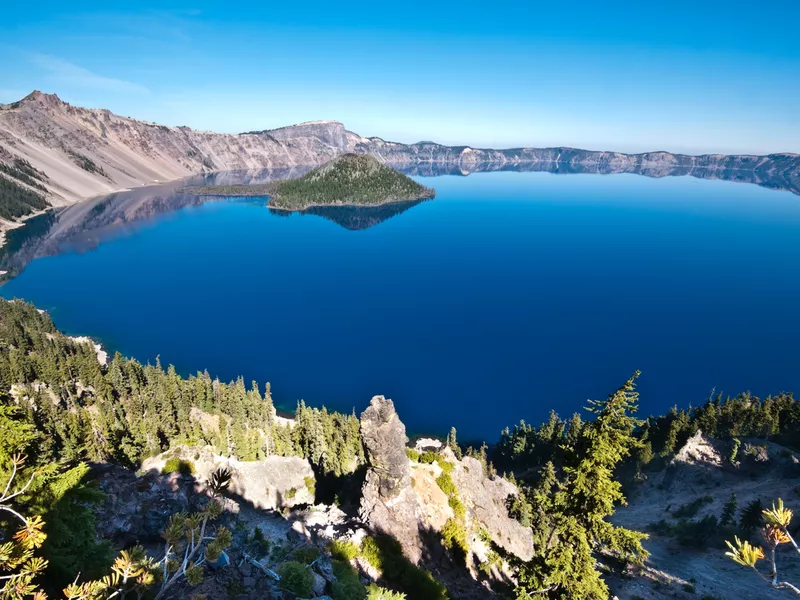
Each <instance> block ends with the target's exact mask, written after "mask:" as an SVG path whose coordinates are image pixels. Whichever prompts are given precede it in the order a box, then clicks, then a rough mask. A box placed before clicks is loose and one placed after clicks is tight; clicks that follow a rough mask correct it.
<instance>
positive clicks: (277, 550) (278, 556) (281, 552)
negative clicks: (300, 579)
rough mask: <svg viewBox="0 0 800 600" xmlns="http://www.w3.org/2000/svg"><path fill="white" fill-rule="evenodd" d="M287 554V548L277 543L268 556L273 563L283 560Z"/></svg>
mask: <svg viewBox="0 0 800 600" xmlns="http://www.w3.org/2000/svg"><path fill="white" fill-rule="evenodd" d="M287 556H289V550H288V548H286V546H281V545H277V546H275V547H274V548H273V549H272V554H271V555H270V558H271V559H272V562H273V563H278V562H283V561H284V560H286V557H287Z"/></svg>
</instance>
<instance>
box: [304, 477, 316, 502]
mask: <svg viewBox="0 0 800 600" xmlns="http://www.w3.org/2000/svg"><path fill="white" fill-rule="evenodd" d="M303 481H305V482H306V489H308V493H309V494H311V495H312V496H314V497H316V494H317V480H316V479H314V478H313V477H306V478H305V479H304V480H303Z"/></svg>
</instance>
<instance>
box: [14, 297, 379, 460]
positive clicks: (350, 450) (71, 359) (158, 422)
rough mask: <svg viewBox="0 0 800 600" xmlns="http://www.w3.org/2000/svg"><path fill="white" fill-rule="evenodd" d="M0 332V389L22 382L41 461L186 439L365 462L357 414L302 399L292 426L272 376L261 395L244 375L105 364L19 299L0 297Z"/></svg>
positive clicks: (249, 451) (259, 453)
mask: <svg viewBox="0 0 800 600" xmlns="http://www.w3.org/2000/svg"><path fill="white" fill-rule="evenodd" d="M0 340H2V341H3V342H4V343H3V344H2V345H0V389H9V388H10V387H11V386H12V384H16V385H17V386H19V387H20V388H21V394H20V406H21V409H22V411H23V414H24V416H25V420H26V421H27V422H30V423H31V424H32V426H33V427H34V428H35V429H36V430H37V431H38V432H40V433H41V436H42V443H41V444H40V446H39V447H37V454H38V455H40V456H41V457H42V459H43V460H45V461H47V462H54V461H56V460H65V461H70V460H95V461H105V460H114V461H116V462H119V463H121V464H123V465H130V466H132V465H136V464H138V463H139V462H140V461H141V460H142V459H143V458H145V457H147V456H151V455H155V454H158V453H160V452H163V451H165V450H168V449H169V446H170V445H171V444H173V443H180V442H181V441H187V440H189V441H193V442H197V443H201V444H210V445H213V446H215V447H216V448H217V450H218V451H219V452H220V453H222V454H230V455H234V456H236V457H237V458H239V459H241V460H256V459H259V458H263V457H265V456H267V455H269V454H281V455H286V456H302V457H305V458H308V459H309V460H310V461H311V463H312V464H314V465H315V466H316V467H318V468H319V470H320V471H321V472H322V473H331V474H334V475H336V476H341V475H345V474H348V473H352V472H353V471H354V470H355V469H356V468H358V466H359V465H362V464H364V460H365V458H364V449H363V445H362V443H361V437H360V425H359V421H358V418H357V417H356V416H355V415H343V414H340V413H329V412H328V411H327V410H325V408H322V409H317V408H310V407H306V406H305V403H303V402H300V403H299V404H298V407H297V414H296V426H295V427H294V428H292V429H289V428H288V427H282V426H279V425H277V424H276V423H275V422H274V415H275V410H274V408H273V404H272V398H271V394H270V388H269V384H267V386H266V389H265V390H264V393H263V395H262V393H261V392H260V391H259V388H258V386H257V385H256V384H255V382H253V384H252V385H251V386H250V387H249V388H248V387H247V386H245V384H244V381H243V380H242V379H241V378H240V379H238V380H236V381H234V382H231V383H229V384H223V383H221V382H219V381H218V380H213V379H211V377H210V376H209V375H208V373H198V374H197V375H195V376H192V377H189V378H183V377H181V376H179V375H178V374H177V373H176V372H175V369H174V368H172V367H169V368H168V369H166V370H165V369H164V368H163V367H162V366H161V364H160V362H158V361H156V364H155V365H142V364H140V363H139V362H137V361H135V360H130V359H126V358H123V357H122V356H121V355H119V354H116V355H115V356H114V357H113V359H112V360H111V362H110V363H109V365H108V368H107V369H106V370H105V371H104V370H103V369H102V368H101V366H100V364H99V363H98V362H97V358H96V354H95V350H94V348H93V347H92V346H91V345H90V344H79V343H76V342H75V341H74V340H72V339H70V338H67V337H66V336H64V335H62V334H61V333H59V332H58V331H57V330H56V329H55V327H54V326H53V324H52V321H51V320H50V318H49V317H48V316H47V315H46V314H41V313H39V312H38V311H37V310H36V309H35V308H34V307H33V306H32V305H30V304H27V303H24V302H18V301H13V302H7V301H2V302H0ZM35 382H38V383H36V385H34V383H35ZM79 389H80V390H82V391H81V393H78V390H79ZM51 392H52V395H54V396H55V399H56V400H57V401H55V400H54V399H53V397H52V395H51ZM209 423H212V424H213V423H216V425H209ZM173 467H174V463H171V464H170V465H169V468H173Z"/></svg>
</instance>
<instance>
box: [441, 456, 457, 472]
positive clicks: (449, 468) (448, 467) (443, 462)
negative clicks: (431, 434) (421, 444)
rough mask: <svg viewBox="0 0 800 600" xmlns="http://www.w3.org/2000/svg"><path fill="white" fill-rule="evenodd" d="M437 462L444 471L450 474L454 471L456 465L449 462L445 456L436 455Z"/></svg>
mask: <svg viewBox="0 0 800 600" xmlns="http://www.w3.org/2000/svg"><path fill="white" fill-rule="evenodd" d="M436 464H437V465H439V467H440V468H441V469H442V471H443V472H445V473H447V474H448V475H449V474H450V473H452V472H453V469H454V468H455V465H454V464H453V463H451V462H447V461H446V460H445V459H444V457H443V456H437V457H436Z"/></svg>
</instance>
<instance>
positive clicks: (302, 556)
mask: <svg viewBox="0 0 800 600" xmlns="http://www.w3.org/2000/svg"><path fill="white" fill-rule="evenodd" d="M319 556H320V552H319V548H317V547H316V546H301V547H300V548H295V550H294V552H292V560H295V561H297V562H299V563H303V564H304V565H310V564H311V563H313V562H314V561H315V560H317V559H318V558H319Z"/></svg>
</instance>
